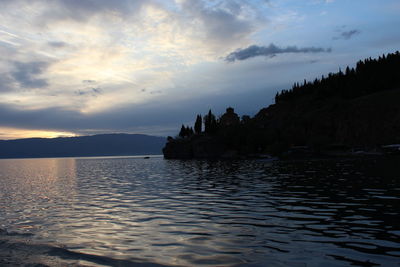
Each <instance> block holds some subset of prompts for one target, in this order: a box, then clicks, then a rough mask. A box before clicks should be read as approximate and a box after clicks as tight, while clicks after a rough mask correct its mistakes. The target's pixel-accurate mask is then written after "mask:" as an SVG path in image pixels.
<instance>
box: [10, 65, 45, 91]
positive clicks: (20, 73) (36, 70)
mask: <svg viewBox="0 0 400 267" xmlns="http://www.w3.org/2000/svg"><path fill="white" fill-rule="evenodd" d="M48 66H49V63H47V62H44V61H32V62H26V63H25V62H18V61H17V62H14V67H15V68H16V70H15V71H13V72H12V73H11V75H12V77H13V78H14V79H15V80H16V81H17V82H18V83H19V84H20V85H21V87H26V88H43V87H47V85H48V83H47V80H46V79H41V78H37V77H36V76H38V75H40V74H42V73H43V72H44V71H45V70H46V69H47V67H48Z"/></svg>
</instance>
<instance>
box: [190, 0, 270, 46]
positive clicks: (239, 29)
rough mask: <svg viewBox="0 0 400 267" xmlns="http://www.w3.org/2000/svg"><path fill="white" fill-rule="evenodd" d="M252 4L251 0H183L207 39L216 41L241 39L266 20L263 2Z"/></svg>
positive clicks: (225, 42)
mask: <svg viewBox="0 0 400 267" xmlns="http://www.w3.org/2000/svg"><path fill="white" fill-rule="evenodd" d="M267 3H268V1H263V2H262V3H259V4H251V2H250V1H233V0H230V1H218V2H216V3H215V4H214V3H213V2H207V1H202V0H185V1H183V3H182V8H183V10H184V12H185V13H186V14H187V15H189V16H188V17H189V22H188V24H187V25H191V26H192V27H194V28H196V26H198V27H200V29H201V30H200V32H202V33H203V34H204V36H203V38H204V39H205V40H207V42H212V43H215V44H225V45H227V44H229V43H237V42H240V41H242V40H243V39H245V38H247V37H248V36H249V35H250V34H252V33H253V32H254V31H255V30H256V29H257V27H258V26H259V25H261V23H263V22H265V19H264V15H262V12H261V10H262V9H263V6H262V5H266V4H267Z"/></svg>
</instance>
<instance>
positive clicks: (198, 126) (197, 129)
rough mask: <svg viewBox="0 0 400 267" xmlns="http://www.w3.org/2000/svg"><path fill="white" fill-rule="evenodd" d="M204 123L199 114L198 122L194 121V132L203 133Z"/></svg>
mask: <svg viewBox="0 0 400 267" xmlns="http://www.w3.org/2000/svg"><path fill="white" fill-rule="evenodd" d="M202 124H203V122H202V119H201V115H197V118H196V122H195V123H194V132H195V133H196V134H201V130H202V129H201V128H202Z"/></svg>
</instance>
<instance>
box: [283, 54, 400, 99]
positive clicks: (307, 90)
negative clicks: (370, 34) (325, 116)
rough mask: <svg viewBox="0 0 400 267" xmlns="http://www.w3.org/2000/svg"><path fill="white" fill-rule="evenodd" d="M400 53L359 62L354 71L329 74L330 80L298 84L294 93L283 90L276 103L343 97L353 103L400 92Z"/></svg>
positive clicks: (323, 78) (324, 79)
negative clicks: (307, 97)
mask: <svg viewBox="0 0 400 267" xmlns="http://www.w3.org/2000/svg"><path fill="white" fill-rule="evenodd" d="M399 65H400V53H399V51H397V52H395V53H391V54H388V55H386V56H385V55H383V56H380V57H379V58H378V59H371V58H368V59H365V60H360V61H358V62H357V65H356V67H355V68H350V67H347V68H346V70H345V71H344V72H343V71H342V70H340V69H339V72H337V73H329V74H328V77H324V76H322V78H321V79H315V80H314V81H312V82H311V81H306V80H304V82H303V83H302V84H300V83H295V84H294V85H293V86H292V88H291V89H289V90H282V91H281V92H278V93H277V94H276V96H275V103H276V104H278V103H282V102H288V101H291V100H294V99H297V98H301V97H303V96H311V97H313V98H317V99H322V98H328V97H340V98H344V99H352V98H356V97H360V96H363V95H367V94H372V93H375V92H378V91H384V90H391V89H396V88H400V69H399V68H398V66H399Z"/></svg>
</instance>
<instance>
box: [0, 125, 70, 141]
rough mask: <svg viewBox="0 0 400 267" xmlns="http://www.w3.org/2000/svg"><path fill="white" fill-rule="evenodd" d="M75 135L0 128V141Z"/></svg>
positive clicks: (61, 132) (49, 131)
mask: <svg viewBox="0 0 400 267" xmlns="http://www.w3.org/2000/svg"><path fill="white" fill-rule="evenodd" d="M73 136H77V134H75V133H72V132H63V131H51V130H31V129H17V128H7V127H1V128H0V140H12V139H20V138H56V137H73Z"/></svg>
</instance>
